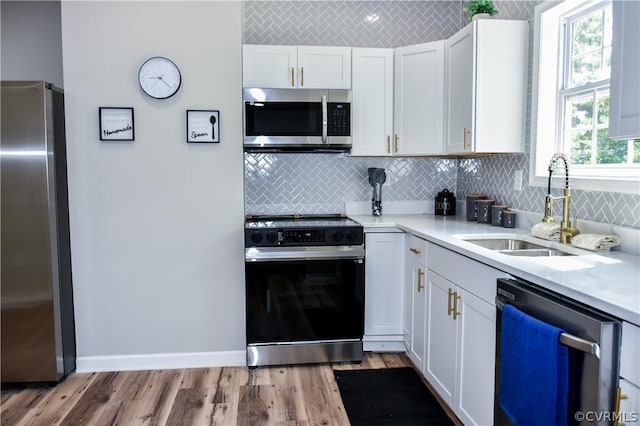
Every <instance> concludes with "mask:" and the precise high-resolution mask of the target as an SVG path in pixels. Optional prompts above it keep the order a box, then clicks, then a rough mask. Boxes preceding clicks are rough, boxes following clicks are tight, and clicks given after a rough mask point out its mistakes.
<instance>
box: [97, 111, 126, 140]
mask: <svg viewBox="0 0 640 426" xmlns="http://www.w3.org/2000/svg"><path fill="white" fill-rule="evenodd" d="M98 115H99V116H100V140H101V141H132V140H134V138H135V137H134V133H133V130H134V129H133V108H112V107H100V108H98Z"/></svg>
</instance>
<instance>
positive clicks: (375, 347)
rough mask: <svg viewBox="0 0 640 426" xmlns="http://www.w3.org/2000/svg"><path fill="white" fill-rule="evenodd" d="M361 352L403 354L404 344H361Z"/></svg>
mask: <svg viewBox="0 0 640 426" xmlns="http://www.w3.org/2000/svg"><path fill="white" fill-rule="evenodd" d="M362 346H363V347H362V350H364V351H366V352H404V351H405V347H404V343H402V342H401V341H400V342H389V341H385V342H366V341H365V342H362Z"/></svg>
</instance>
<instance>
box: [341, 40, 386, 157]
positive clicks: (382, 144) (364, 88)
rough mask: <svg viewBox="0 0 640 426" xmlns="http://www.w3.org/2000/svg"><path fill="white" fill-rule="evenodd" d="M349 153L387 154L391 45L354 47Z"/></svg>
mask: <svg viewBox="0 0 640 426" xmlns="http://www.w3.org/2000/svg"><path fill="white" fill-rule="evenodd" d="M352 60H353V64H352V65H353V75H352V84H353V89H352V95H353V103H352V104H351V120H352V121H351V127H352V129H353V135H352V136H353V147H352V148H351V155H389V154H391V137H392V135H393V49H368V48H354V49H353V50H352Z"/></svg>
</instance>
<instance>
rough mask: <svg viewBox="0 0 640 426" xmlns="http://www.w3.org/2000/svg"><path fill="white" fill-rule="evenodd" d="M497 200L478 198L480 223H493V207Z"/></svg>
mask: <svg viewBox="0 0 640 426" xmlns="http://www.w3.org/2000/svg"><path fill="white" fill-rule="evenodd" d="M495 203H496V202H495V200H478V223H491V207H492V206H493V205H494V204H495Z"/></svg>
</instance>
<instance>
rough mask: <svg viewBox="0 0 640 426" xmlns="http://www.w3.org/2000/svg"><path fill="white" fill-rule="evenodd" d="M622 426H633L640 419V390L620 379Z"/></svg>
mask: <svg viewBox="0 0 640 426" xmlns="http://www.w3.org/2000/svg"><path fill="white" fill-rule="evenodd" d="M620 398H621V399H620V411H619V415H620V419H619V421H620V423H618V424H620V425H622V424H626V425H632V424H634V423H636V422H637V421H638V419H639V418H640V388H639V387H638V386H636V385H634V384H633V383H631V382H629V381H627V380H624V379H620Z"/></svg>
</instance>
